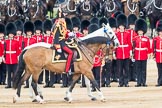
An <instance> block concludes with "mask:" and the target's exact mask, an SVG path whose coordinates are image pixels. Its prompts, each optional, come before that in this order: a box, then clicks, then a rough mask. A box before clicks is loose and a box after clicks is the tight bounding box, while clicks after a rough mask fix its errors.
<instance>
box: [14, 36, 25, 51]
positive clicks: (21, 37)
mask: <svg viewBox="0 0 162 108" xmlns="http://www.w3.org/2000/svg"><path fill="white" fill-rule="evenodd" d="M23 39H24V36H14V40H17V41H18V42H19V50H20V52H21V51H22V50H23V47H22V41H23Z"/></svg>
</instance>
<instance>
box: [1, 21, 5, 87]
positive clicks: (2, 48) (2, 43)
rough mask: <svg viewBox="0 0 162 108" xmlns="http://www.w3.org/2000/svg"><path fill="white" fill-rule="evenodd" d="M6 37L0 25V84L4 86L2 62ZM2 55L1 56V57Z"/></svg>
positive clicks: (2, 26) (3, 62)
mask: <svg viewBox="0 0 162 108" xmlns="http://www.w3.org/2000/svg"><path fill="white" fill-rule="evenodd" d="M5 35H6V30H5V25H4V24H2V23H0V57H1V59H0V84H2V85H5V81H6V63H5V60H4V37H5ZM2 55H3V56H2Z"/></svg>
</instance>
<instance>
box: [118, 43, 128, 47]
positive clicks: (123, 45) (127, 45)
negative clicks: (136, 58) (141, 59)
mask: <svg viewBox="0 0 162 108" xmlns="http://www.w3.org/2000/svg"><path fill="white" fill-rule="evenodd" d="M119 47H128V44H126V45H119Z"/></svg>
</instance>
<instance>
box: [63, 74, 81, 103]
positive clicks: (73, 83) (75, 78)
mask: <svg viewBox="0 0 162 108" xmlns="http://www.w3.org/2000/svg"><path fill="white" fill-rule="evenodd" d="M80 76H81V74H74V75H73V81H72V82H71V85H70V87H69V88H68V90H67V91H66V97H65V98H64V100H66V101H68V102H69V103H71V101H72V97H71V93H72V90H73V88H74V87H75V84H76V83H77V81H78V79H79V78H80Z"/></svg>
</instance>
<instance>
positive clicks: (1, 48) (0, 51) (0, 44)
mask: <svg viewBox="0 0 162 108" xmlns="http://www.w3.org/2000/svg"><path fill="white" fill-rule="evenodd" d="M2 56H3V45H2V43H1V42H0V57H2Z"/></svg>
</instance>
